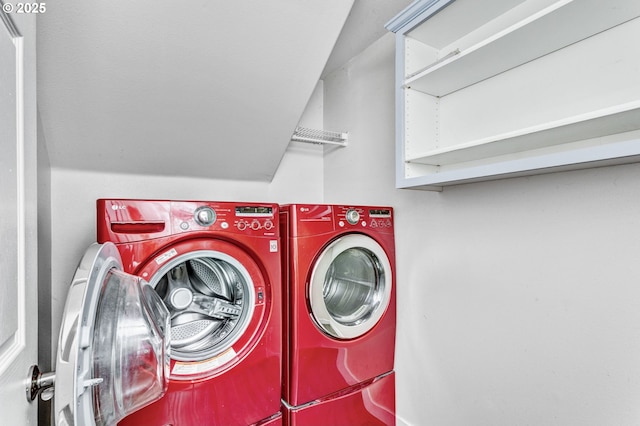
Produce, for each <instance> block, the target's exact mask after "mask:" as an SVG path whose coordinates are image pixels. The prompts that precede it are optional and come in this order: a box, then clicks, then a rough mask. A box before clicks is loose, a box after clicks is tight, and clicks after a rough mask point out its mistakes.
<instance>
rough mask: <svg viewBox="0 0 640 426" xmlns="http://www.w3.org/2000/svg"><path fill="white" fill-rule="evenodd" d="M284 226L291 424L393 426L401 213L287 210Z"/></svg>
mask: <svg viewBox="0 0 640 426" xmlns="http://www.w3.org/2000/svg"><path fill="white" fill-rule="evenodd" d="M280 224H281V233H282V249H283V259H285V263H284V265H283V273H284V283H285V284H284V285H285V292H284V294H285V297H284V302H283V306H284V310H285V314H284V327H285V328H284V333H285V341H284V342H285V344H284V347H283V360H284V364H283V365H284V367H283V406H284V412H285V423H287V422H288V424H290V425H313V424H323V425H324V426H329V425H336V426H338V425H345V424H349V425H359V424H362V425H365V424H366V425H374V424H380V425H389V424H395V385H394V375H393V368H394V351H395V326H396V297H395V243H394V231H393V209H392V208H390V207H365V206H342V205H306V204H305V205H301V204H294V205H286V206H281V207H280ZM372 395H375V398H374V397H372ZM347 401H348V402H347ZM312 418H317V419H323V420H322V421H321V422H318V423H314V422H313V421H312V420H311V419H312Z"/></svg>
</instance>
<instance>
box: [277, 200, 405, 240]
mask: <svg viewBox="0 0 640 426" xmlns="http://www.w3.org/2000/svg"><path fill="white" fill-rule="evenodd" d="M288 209H289V211H290V214H291V216H292V218H291V223H292V226H293V229H292V232H293V234H295V236H303V235H316V234H321V233H325V232H333V231H340V230H344V231H358V230H360V231H364V230H367V231H369V232H371V231H375V232H381V233H393V208H391V207H370V206H349V205H325V204H296V205H290V206H288Z"/></svg>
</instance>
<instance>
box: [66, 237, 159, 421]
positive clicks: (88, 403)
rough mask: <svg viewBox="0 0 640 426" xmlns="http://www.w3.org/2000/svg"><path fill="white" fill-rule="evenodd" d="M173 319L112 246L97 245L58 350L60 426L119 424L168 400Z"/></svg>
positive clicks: (77, 278)
mask: <svg viewBox="0 0 640 426" xmlns="http://www.w3.org/2000/svg"><path fill="white" fill-rule="evenodd" d="M169 327H170V324H169V312H168V311H167V309H166V308H165V306H164V304H163V303H162V300H161V299H160V298H159V297H158V295H157V294H156V293H155V292H154V291H153V289H152V288H151V286H150V285H149V284H148V283H147V282H145V281H144V280H142V279H141V278H139V277H136V276H133V275H129V274H126V273H124V272H122V261H121V259H120V254H119V253H118V250H117V248H116V247H115V245H114V244H112V243H105V244H93V245H92V246H90V247H89V249H88V250H87V252H86V253H85V255H84V257H83V258H82V260H81V262H80V264H79V266H78V269H77V270H76V273H75V275H74V277H73V281H72V282H71V286H70V288H69V291H68V293H67V301H66V304H65V309H64V313H63V318H62V324H61V329H60V338H59V342H58V349H57V357H56V358H57V360H56V373H55V374H56V376H55V393H54V409H55V413H54V415H55V424H56V425H76V426H80V425H94V424H96V425H115V424H116V423H117V422H118V421H119V420H121V419H122V418H124V417H125V416H127V415H128V414H130V413H132V412H134V411H136V410H138V409H140V408H142V407H144V406H145V405H148V404H150V403H151V402H153V401H155V400H157V399H159V398H160V397H162V395H164V393H165V392H166V389H167V385H168V375H169V352H168V351H169V335H170V328H169Z"/></svg>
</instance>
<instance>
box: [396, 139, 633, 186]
mask: <svg viewBox="0 0 640 426" xmlns="http://www.w3.org/2000/svg"><path fill="white" fill-rule="evenodd" d="M638 160H640V139H632V140H628V141H623V142H617V143H610V144H606V145H599V146H592V147H587V148H582V149H576V150H572V151H571V152H561V153H554V154H547V155H540V156H537V157H531V158H526V159H518V160H510V161H502V162H496V163H492V164H487V165H482V166H476V167H470V168H465V169H458V170H451V171H446V172H439V173H432V174H429V175H425V176H420V177H414V178H405V179H399V180H398V181H397V182H396V187H397V188H404V189H426V190H436V191H439V190H442V188H443V187H445V186H450V185H459V184H464V183H471V182H479V181H487V180H496V179H502V178H506V177H517V176H529V175H537V174H541V173H551V172H560V171H569V170H579V169H585V168H591V167H602V166H610V165H619V164H628V163H633V162H637V161H638Z"/></svg>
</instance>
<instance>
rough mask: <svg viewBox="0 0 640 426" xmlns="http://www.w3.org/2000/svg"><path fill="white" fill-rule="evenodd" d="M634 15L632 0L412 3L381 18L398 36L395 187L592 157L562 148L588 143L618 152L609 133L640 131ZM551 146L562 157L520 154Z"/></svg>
mask: <svg viewBox="0 0 640 426" xmlns="http://www.w3.org/2000/svg"><path fill="white" fill-rule="evenodd" d="M639 16H640V2H638V1H637V0H612V1H607V2H603V1H597V0H560V1H558V0H488V1H484V2H478V1H475V0H456V1H454V0H422V1H416V2H414V3H412V5H411V6H410V7H409V8H407V9H406V10H405V11H403V13H401V14H400V15H398V16H397V17H396V18H394V20H392V21H391V22H390V23H389V24H387V28H388V29H390V30H391V31H394V32H395V33H396V46H397V62H396V69H397V70H396V74H397V82H396V84H397V105H396V108H397V122H398V125H397V146H398V149H397V157H398V165H397V166H398V167H397V168H398V173H397V186H398V187H427V188H429V189H433V186H434V185H435V186H445V185H448V184H454V183H460V182H461V181H464V182H468V181H473V180H486V179H491V178H497V177H505V176H508V175H512V174H517V175H522V174H535V173H542V172H546V171H551V170H555V169H556V168H558V167H563V169H565V168H572V169H573V168H584V167H591V166H593V165H595V164H599V163H598V161H597V159H594V160H593V161H587V162H581V161H577V160H576V161H573V160H572V159H571V158H572V155H571V154H572V153H573V152H577V151H578V150H580V149H586V148H587V147H591V145H593V144H594V143H596V144H598V145H600V146H601V147H604V148H605V150H604V151H603V150H602V149H599V150H596V151H592V153H594V152H599V153H600V154H601V155H603V160H605V159H606V163H607V164H610V163H612V162H615V158H612V157H611V156H609V155H605V154H603V152H605V151H606V146H607V145H608V144H612V143H614V142H615V143H618V142H620V141H619V138H618V137H613V136H615V135H621V134H624V135H626V136H625V137H628V138H636V137H637V135H636V134H635V133H634V131H635V130H640V72H639V71H638V70H640V49H638V48H637V42H636V40H638V39H640V19H639V18H638V17H639ZM609 137H612V138H609ZM608 138H609V139H611V140H609V139H608ZM594 141H596V142H594ZM632 145H633V144H632ZM634 146H635V145H634ZM551 151H553V152H554V153H556V154H557V153H562V158H563V161H564V162H565V163H563V164H555V161H556V160H557V159H555V160H553V162H554V163H553V164H554V165H553V166H551V163H550V165H549V167H537V166H536V167H530V165H531V164H533V163H532V162H531V161H526V160H531V159H533V158H534V157H536V158H537V162H539V161H541V159H542V158H543V157H544V156H545V155H549V153H550V152H551ZM638 153H639V154H640V151H639V152H638ZM554 155H555V154H554ZM605 157H606V158H605ZM546 158H547V159H550V157H546ZM576 158H577V157H576ZM523 160H524V161H523ZM510 161H511V162H512V164H511V165H510V166H509V167H507V168H505V167H504V166H505V162H507V163H508V162H510ZM628 161H629V156H628V155H625V156H621V157H620V162H628ZM492 164H495V165H498V164H500V167H497V166H496V167H492ZM536 164H537V163H536ZM479 166H480V167H481V170H482V172H481V173H480V171H479V170H480V169H478V167H479ZM565 166H566V167H565ZM527 167H529V168H528V169H527ZM471 169H473V170H474V171H473V172H469V173H468V174H469V178H468V179H467V178H464V179H459V177H460V176H462V175H464V173H465V170H467V171H469V170H471ZM507 169H509V170H511V172H510V173H504V171H505V170H507ZM452 170H455V176H456V178H455V179H452V180H451V181H448V180H446V176H447V175H448V174H450V173H451V171H452Z"/></svg>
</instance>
